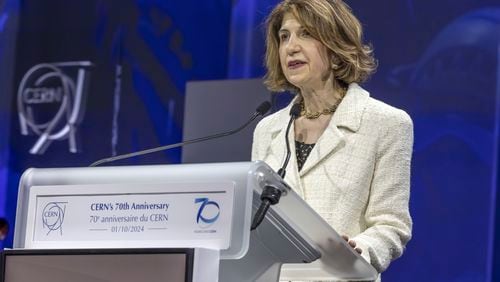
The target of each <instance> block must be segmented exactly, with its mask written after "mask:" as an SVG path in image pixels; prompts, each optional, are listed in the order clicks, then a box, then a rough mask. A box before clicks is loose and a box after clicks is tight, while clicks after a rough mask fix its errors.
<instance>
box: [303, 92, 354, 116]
mask: <svg viewBox="0 0 500 282" xmlns="http://www.w3.org/2000/svg"><path fill="white" fill-rule="evenodd" d="M344 95H345V92H344V93H343V95H341V97H342V98H343V97H344ZM342 98H340V99H338V100H337V102H336V103H335V104H334V105H332V106H331V107H329V108H326V109H323V110H322V111H318V112H312V113H311V112H308V111H307V110H306V106H305V105H304V99H302V101H300V116H304V117H305V118H307V119H317V118H319V116H321V115H331V114H333V113H334V112H335V111H336V110H337V107H338V106H339V104H340V101H342Z"/></svg>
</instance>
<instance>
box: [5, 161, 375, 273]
mask: <svg viewBox="0 0 500 282" xmlns="http://www.w3.org/2000/svg"><path fill="white" fill-rule="evenodd" d="M266 185H272V186H274V187H276V188H278V189H280V190H282V191H283V196H282V198H281V201H280V203H279V204H277V205H275V206H272V207H271V209H269V212H268V214H267V216H266V218H265V220H264V221H263V222H262V224H261V225H260V226H259V227H258V229H256V230H254V231H252V232H250V223H251V219H252V215H253V210H255V209H256V208H257V207H258V205H259V204H260V198H259V196H260V193H261V192H262V188H263V187H265V186H266ZM130 249H135V250H139V249H141V250H148V249H163V250H168V249H172V250H174V249H175V250H188V251H187V252H188V253H192V254H193V255H192V257H193V261H192V267H190V268H189V269H190V271H192V273H190V274H189V275H186V277H187V278H186V281H203V282H210V281H223V282H226V281H227V282H233V281H266V282H268V281H278V279H279V277H280V273H281V279H286V280H335V279H340V280H375V279H376V277H377V272H376V270H375V269H374V268H373V267H372V266H371V265H370V264H368V263H367V262H366V261H365V260H364V259H363V258H362V257H361V256H359V255H358V254H357V253H356V252H355V251H354V250H352V248H351V247H349V246H348V245H347V243H346V242H345V241H344V240H343V239H342V238H341V237H340V236H339V235H338V234H337V233H336V232H335V230H334V229H332V228H331V227H330V226H329V225H328V224H327V223H326V222H325V221H324V220H323V219H322V218H321V217H320V216H319V215H318V214H317V213H316V212H315V211H314V210H312V208H310V207H309V206H308V205H307V203H305V202H304V201H303V200H302V199H301V198H300V197H299V196H298V195H297V194H296V193H295V192H294V191H293V190H292V189H290V187H288V186H287V184H286V183H285V182H284V181H283V180H282V179H281V178H280V177H279V176H278V175H277V174H276V173H274V171H273V170H272V169H271V168H270V167H269V166H268V165H266V164H265V163H264V162H259V161H258V162H239V163H213V164H181V165H155V166H118V167H93V168H86V167H85V168H50V169H29V170H27V171H26V172H25V173H24V174H23V176H22V178H21V182H20V185H19V196H18V204H17V217H16V226H15V233H14V250H12V251H11V253H10V255H15V252H16V251H18V252H27V251H29V250H31V251H36V252H37V254H38V255H40V256H44V255H47V256H50V255H54V252H57V251H58V250H59V251H67V252H76V253H77V254H81V255H85V254H87V255H88V254H89V251H85V250H92V251H91V252H90V253H92V254H98V253H99V252H105V253H106V252H107V253H109V252H110V250H119V252H121V253H123V252H125V253H128V250H130ZM189 250H191V251H189ZM12 252H14V253H12ZM111 252H112V251H111ZM119 261H120V260H118V259H117V260H116V262H117V263H118V262H119ZM283 265H284V266H283ZM141 269H142V268H141ZM140 271H143V270H140ZM144 271H146V270H144ZM147 271H155V270H154V269H149V270H147ZM5 277H6V279H7V280H6V281H8V275H6V276H5Z"/></svg>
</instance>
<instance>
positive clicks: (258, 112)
mask: <svg viewBox="0 0 500 282" xmlns="http://www.w3.org/2000/svg"><path fill="white" fill-rule="evenodd" d="M270 108H271V103H270V102H269V101H265V102H263V103H261V104H260V105H259V106H258V107H257V109H255V112H254V113H253V115H252V116H251V117H250V119H249V120H248V121H247V122H246V123H245V124H243V125H242V126H240V127H238V128H236V129H233V130H230V131H226V132H222V133H217V134H213V135H209V136H205V137H200V138H196V139H191V140H187V141H184V142H179V143H175V144H170V145H166V146H161V147H156V148H151V149H146V150H142V151H138V152H133V153H129V154H124V155H118V156H115V157H109V158H105V159H101V160H98V161H96V162H94V163H92V164H91V165H89V167H95V166H98V165H101V164H105V163H110V162H114V161H118V160H123V159H128V158H132V157H137V156H142V155H147V154H151V153H155V152H159V151H165V150H170V149H173V148H177V147H181V146H184V145H188V144H193V143H198V142H203V141H207V140H211V139H216V138H221V137H225V136H229V135H232V134H235V133H237V132H239V131H241V130H242V129H244V128H245V127H247V126H248V125H249V124H250V123H251V122H252V121H254V120H255V119H256V118H257V117H258V116H263V115H265V114H266V113H267V112H268V111H269V109H270Z"/></svg>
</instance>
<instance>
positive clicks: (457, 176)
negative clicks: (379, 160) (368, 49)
mask: <svg viewBox="0 0 500 282" xmlns="http://www.w3.org/2000/svg"><path fill="white" fill-rule="evenodd" d="M43 2H44V3H42V2H41V1H36V0H24V1H19V0H6V1H4V2H2V1H0V62H2V64H0V87H1V90H2V94H1V97H0V99H1V100H0V136H3V137H4V138H0V139H1V140H0V215H2V214H4V215H6V216H7V217H8V218H9V219H10V220H11V222H13V221H14V217H15V205H16V195H17V184H18V180H19V176H20V174H21V173H22V171H23V170H24V169H26V168H27V167H30V166H36V167H50V166H59V167H60V166H82V165H88V164H89V163H90V162H92V161H93V160H95V159H98V158H101V157H105V156H108V155H113V154H120V153H124V152H128V151H134V150H139V149H143V148H148V147H152V146H157V145H159V144H167V143H173V142H177V141H180V140H181V137H182V136H181V133H182V117H183V114H184V113H183V103H184V92H185V83H186V81H189V80H207V79H225V78H255V77H261V76H262V75H263V73H264V69H263V67H262V58H263V53H264V41H263V25H262V21H263V19H264V17H265V15H267V13H268V12H269V11H270V9H271V8H272V6H273V5H275V4H276V3H277V1H275V0H263V1H250V0H240V1H230V0H218V1H217V0H211V1H199V0H185V1H159V0H158V1H141V0H136V1H118V0H116V1H112V0H87V1H77V2H75V1H71V2H68V1H62V0H53V1H43ZM347 2H348V4H349V5H350V6H351V7H352V8H353V10H354V13H355V14H356V15H357V16H358V17H359V18H360V20H361V21H362V23H363V25H364V28H365V37H366V39H367V41H369V42H371V43H372V44H373V46H374V47H375V55H376V57H377V59H378V60H379V68H378V71H377V73H376V74H375V75H374V76H373V78H372V79H371V80H370V81H368V82H367V83H366V84H365V87H366V88H367V89H368V90H369V91H370V92H371V93H372V95H373V96H374V97H376V98H378V99H381V100H383V101H386V102H387V103H389V104H392V105H394V106H397V107H400V108H403V109H405V110H406V111H407V112H408V113H409V114H410V115H411V116H412V118H413V120H414V123H415V147H414V156H413V167H412V192H411V203H410V204H411V207H410V208H411V212H412V217H413V220H414V232H413V239H412V241H410V243H409V244H408V246H407V250H406V253H405V254H404V256H403V257H402V258H401V259H399V260H397V261H395V262H394V263H393V264H392V265H391V267H390V268H389V270H388V271H387V272H386V273H384V275H383V277H384V281H500V257H498V254H500V247H499V244H498V243H500V241H498V240H495V234H498V232H496V228H497V229H498V228H499V227H498V226H500V224H495V223H496V222H495V220H496V219H495V218H497V219H498V218H500V216H496V215H497V213H498V212H497V211H496V206H495V205H496V202H497V199H498V195H497V193H496V192H497V176H498V173H499V171H498V165H497V162H498V157H499V154H498V132H499V131H498V130H499V124H498V122H499V114H500V100H499V98H500V43H499V42H500V4H499V3H498V0H474V1H473V0H454V1H449V0H447V1H430V0H420V1H412V0H387V1H383V5H382V3H381V2H380V1H347ZM14 47H15V48H14ZM14 51H15V52H14ZM68 61H91V62H92V63H93V67H91V68H90V70H89V71H90V73H91V76H90V80H89V87H88V93H87V99H86V110H85V116H84V118H83V120H82V122H81V125H80V129H79V142H80V149H81V150H80V153H78V154H74V153H70V152H69V151H68V142H65V141H57V142H56V141H54V142H52V143H51V144H50V146H49V147H48V148H47V150H46V152H45V153H44V154H43V155H32V154H29V153H28V151H29V150H30V148H31V147H32V146H33V144H34V143H35V142H36V140H37V138H38V136H37V135H36V134H32V135H28V136H25V135H21V134H20V130H21V128H20V123H19V118H18V113H17V106H18V105H17V99H16V96H17V90H18V87H19V84H20V82H21V80H22V78H23V77H24V75H25V74H26V72H27V71H28V70H29V69H30V68H31V67H33V66H34V65H36V64H39V63H42V62H68ZM282 99H284V100H286V99H287V97H283V98H282ZM39 118H41V119H42V120H43V119H44V118H46V117H44V116H43V115H41V116H40V117H39ZM179 161H180V152H179V151H169V152H166V153H164V154H158V155H153V156H150V157H146V158H141V159H134V160H130V161H128V162H127V163H128V164H131V163H132V164H136V163H137V164H140V163H176V162H179ZM497 222H498V220H497ZM10 240H11V239H10ZM9 244H11V241H7V242H6V245H7V246H8V245H9ZM495 250H497V251H495Z"/></svg>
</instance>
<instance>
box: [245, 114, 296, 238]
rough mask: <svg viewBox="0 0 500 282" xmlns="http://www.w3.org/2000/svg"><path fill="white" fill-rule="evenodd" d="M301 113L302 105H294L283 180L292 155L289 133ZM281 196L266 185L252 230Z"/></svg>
mask: <svg viewBox="0 0 500 282" xmlns="http://www.w3.org/2000/svg"><path fill="white" fill-rule="evenodd" d="M300 111H301V106H300V104H294V105H293V106H292V108H291V109H290V121H289V122H288V125H287V127H286V132H285V144H286V157H285V160H284V162H283V165H282V166H281V168H280V169H279V170H278V175H279V176H281V178H283V179H284V178H285V174H286V167H287V165H288V161H290V155H291V150H290V140H288V133H289V132H290V128H291V127H292V124H293V121H294V120H295V119H296V118H297V117H298V116H299V115H300ZM281 194H282V192H281V190H280V189H278V188H276V187H274V186H271V185H266V187H264V190H263V191H262V194H261V195H260V200H261V202H260V206H259V209H258V210H257V211H256V212H255V215H254V217H253V220H252V227H251V229H250V230H255V229H256V228H257V227H258V226H259V225H260V224H261V223H262V220H264V217H265V216H266V214H267V210H268V209H269V207H270V206H271V205H276V204H277V203H278V202H279V201H280V198H281Z"/></svg>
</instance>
